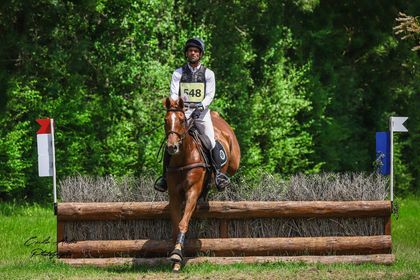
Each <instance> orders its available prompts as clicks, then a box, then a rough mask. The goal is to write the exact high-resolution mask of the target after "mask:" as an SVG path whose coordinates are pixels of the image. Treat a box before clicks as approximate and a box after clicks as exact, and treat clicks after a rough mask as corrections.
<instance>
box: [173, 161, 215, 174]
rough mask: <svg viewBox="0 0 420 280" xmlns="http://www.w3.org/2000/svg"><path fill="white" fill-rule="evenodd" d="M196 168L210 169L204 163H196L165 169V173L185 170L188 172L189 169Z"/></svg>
mask: <svg viewBox="0 0 420 280" xmlns="http://www.w3.org/2000/svg"><path fill="white" fill-rule="evenodd" d="M198 167H203V168H208V167H210V165H208V164H206V163H204V162H196V163H191V164H188V165H184V166H181V167H169V166H168V167H166V172H175V171H185V170H190V169H194V168H198Z"/></svg>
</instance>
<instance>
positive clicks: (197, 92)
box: [179, 83, 205, 103]
mask: <svg viewBox="0 0 420 280" xmlns="http://www.w3.org/2000/svg"><path fill="white" fill-rule="evenodd" d="M179 87H180V91H181V98H182V99H183V100H184V102H192V103H198V102H202V101H203V100H204V93H205V92H204V83H180V85H179Z"/></svg>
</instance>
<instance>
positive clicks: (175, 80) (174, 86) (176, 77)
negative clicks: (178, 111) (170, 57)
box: [171, 68, 182, 100]
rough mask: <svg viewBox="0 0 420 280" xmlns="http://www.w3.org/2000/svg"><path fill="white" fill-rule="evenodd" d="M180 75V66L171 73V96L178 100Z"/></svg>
mask: <svg viewBox="0 0 420 280" xmlns="http://www.w3.org/2000/svg"><path fill="white" fill-rule="evenodd" d="M181 76H182V68H178V69H176V70H175V71H174V73H173V74H172V80H171V98H172V99H173V100H178V98H179V81H180V80H181Z"/></svg>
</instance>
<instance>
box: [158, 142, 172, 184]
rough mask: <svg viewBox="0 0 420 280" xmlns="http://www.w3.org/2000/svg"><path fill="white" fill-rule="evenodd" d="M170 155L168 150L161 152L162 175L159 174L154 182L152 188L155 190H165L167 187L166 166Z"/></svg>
mask: <svg viewBox="0 0 420 280" xmlns="http://www.w3.org/2000/svg"><path fill="white" fill-rule="evenodd" d="M170 159H171V156H170V155H169V154H168V151H166V149H165V151H164V152H163V172H162V176H160V177H159V178H158V179H157V180H156V181H155V184H154V188H155V190H157V191H160V192H165V191H166V190H167V189H168V184H167V182H166V167H167V166H168V165H169V160H170Z"/></svg>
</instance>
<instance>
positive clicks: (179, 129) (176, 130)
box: [164, 97, 188, 155]
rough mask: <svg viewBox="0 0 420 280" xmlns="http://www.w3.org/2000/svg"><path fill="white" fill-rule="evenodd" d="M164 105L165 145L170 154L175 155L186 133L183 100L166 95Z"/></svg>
mask: <svg viewBox="0 0 420 280" xmlns="http://www.w3.org/2000/svg"><path fill="white" fill-rule="evenodd" d="M164 105H165V107H166V116H165V133H166V147H167V150H168V153H169V154H170V155H175V154H178V153H179V151H180V148H181V144H182V141H183V140H184V138H185V136H186V135H187V133H188V127H187V118H186V117H185V112H184V102H183V100H182V99H181V98H179V99H178V100H173V99H172V98H170V97H168V98H166V100H165V101H164Z"/></svg>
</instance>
